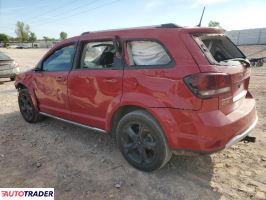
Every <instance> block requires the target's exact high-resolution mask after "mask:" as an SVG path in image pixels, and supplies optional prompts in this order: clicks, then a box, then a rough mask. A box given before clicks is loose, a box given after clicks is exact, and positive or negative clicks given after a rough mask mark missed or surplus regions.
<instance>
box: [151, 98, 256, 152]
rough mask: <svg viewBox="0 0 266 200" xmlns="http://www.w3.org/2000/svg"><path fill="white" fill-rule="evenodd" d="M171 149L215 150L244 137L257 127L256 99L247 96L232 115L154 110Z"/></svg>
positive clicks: (213, 112)
mask: <svg viewBox="0 0 266 200" xmlns="http://www.w3.org/2000/svg"><path fill="white" fill-rule="evenodd" d="M153 111H154V113H155V116H156V115H157V116H156V117H157V119H158V120H159V121H160V124H161V126H162V128H163V129H164V132H165V134H166V137H167V140H168V144H169V146H170V148H171V149H172V150H190V151H193V152H202V153H212V152H216V151H219V150H221V149H224V148H228V147H230V146H231V145H233V144H235V143H236V142H238V141H240V140H242V139H243V138H244V137H245V136H246V135H248V134H249V133H250V131H251V130H252V129H253V128H254V127H255V125H256V123H257V120H258V117H257V113H256V107H255V100H254V99H252V98H246V99H245V100H244V101H243V103H242V104H241V105H240V106H239V107H238V108H237V109H235V110H234V111H233V112H231V113H229V114H224V113H223V112H222V111H220V110H215V111H210V112H201V111H188V110H180V109H169V108H155V109H153Z"/></svg>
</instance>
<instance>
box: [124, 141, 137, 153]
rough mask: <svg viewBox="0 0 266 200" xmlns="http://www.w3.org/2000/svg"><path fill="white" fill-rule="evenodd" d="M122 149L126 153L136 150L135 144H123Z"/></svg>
mask: <svg viewBox="0 0 266 200" xmlns="http://www.w3.org/2000/svg"><path fill="white" fill-rule="evenodd" d="M123 147H124V149H125V152H126V153H129V152H130V151H132V150H134V149H136V148H137V147H136V145H135V143H130V144H124V145H123Z"/></svg>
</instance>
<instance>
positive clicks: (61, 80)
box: [55, 76, 66, 82]
mask: <svg viewBox="0 0 266 200" xmlns="http://www.w3.org/2000/svg"><path fill="white" fill-rule="evenodd" d="M55 80H56V81H57V82H63V81H65V80H66V78H65V77H63V76H57V77H56V78H55Z"/></svg>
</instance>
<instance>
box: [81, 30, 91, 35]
mask: <svg viewBox="0 0 266 200" xmlns="http://www.w3.org/2000/svg"><path fill="white" fill-rule="evenodd" d="M88 33H91V32H90V31H87V32H84V33H82V34H81V35H86V34H88Z"/></svg>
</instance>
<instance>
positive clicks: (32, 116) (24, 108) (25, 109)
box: [18, 89, 42, 123]
mask: <svg viewBox="0 0 266 200" xmlns="http://www.w3.org/2000/svg"><path fill="white" fill-rule="evenodd" d="M18 104H19V109H20V112H21V115H22V117H23V118H24V119H25V120H26V121H27V122H29V123H35V122H38V121H39V120H41V119H42V116H41V115H40V114H39V113H38V111H37V110H36V108H35V107H34V105H33V103H32V99H31V96H30V94H29V92H28V90H27V89H21V90H19V95H18Z"/></svg>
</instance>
